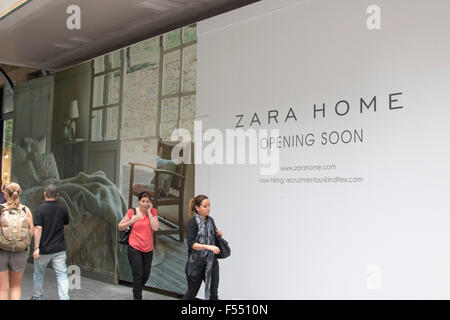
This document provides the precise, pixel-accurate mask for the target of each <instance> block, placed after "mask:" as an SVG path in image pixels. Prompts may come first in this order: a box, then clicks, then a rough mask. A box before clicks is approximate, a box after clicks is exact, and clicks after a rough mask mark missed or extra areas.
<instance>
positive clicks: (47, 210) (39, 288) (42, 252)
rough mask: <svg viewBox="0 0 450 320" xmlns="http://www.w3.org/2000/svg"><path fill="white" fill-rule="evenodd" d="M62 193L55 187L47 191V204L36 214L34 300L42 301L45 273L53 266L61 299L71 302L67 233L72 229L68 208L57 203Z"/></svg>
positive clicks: (49, 186) (45, 196)
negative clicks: (49, 265)
mask: <svg viewBox="0 0 450 320" xmlns="http://www.w3.org/2000/svg"><path fill="white" fill-rule="evenodd" d="M57 195H58V191H57V189H56V186H55V185H53V184H50V185H48V186H47V187H46V188H45V191H44V199H45V202H44V203H43V204H41V205H39V206H38V207H37V208H36V209H35V210H34V224H35V231H34V252H33V258H34V276H33V296H32V298H31V299H33V300H41V299H42V296H43V285H44V277H45V269H46V268H47V265H48V264H49V263H50V262H51V263H52V266H53V269H54V270H55V273H56V279H57V281H58V297H59V299H60V300H68V299H69V279H68V276H67V265H66V259H67V257H66V246H65V243H64V230H65V229H66V228H67V227H68V225H69V212H68V211H67V208H66V207H64V206H63V205H61V204H59V203H58V202H57V201H56V197H57Z"/></svg>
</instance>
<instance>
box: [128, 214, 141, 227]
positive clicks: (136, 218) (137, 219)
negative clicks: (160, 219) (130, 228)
mask: <svg viewBox="0 0 450 320" xmlns="http://www.w3.org/2000/svg"><path fill="white" fill-rule="evenodd" d="M142 218H143V217H142V216H141V215H140V214H139V213H136V214H135V215H134V216H133V217H132V218H131V222H132V223H131V225H133V224H135V223H136V222H138V221H139V220H141V219H142Z"/></svg>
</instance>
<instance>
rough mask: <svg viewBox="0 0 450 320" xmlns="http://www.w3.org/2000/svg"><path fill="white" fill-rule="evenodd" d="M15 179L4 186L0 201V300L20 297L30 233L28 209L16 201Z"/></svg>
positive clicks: (32, 230) (18, 189) (18, 192)
mask: <svg viewBox="0 0 450 320" xmlns="http://www.w3.org/2000/svg"><path fill="white" fill-rule="evenodd" d="M20 192H21V188H20V186H19V185H18V184H17V183H14V182H12V183H7V184H5V186H4V195H5V200H6V203H5V204H2V205H0V208H1V216H0V300H8V299H11V300H20V298H21V295H22V288H21V284H22V278H23V273H24V271H25V267H26V265H27V260H28V250H27V249H28V246H29V245H30V242H31V237H32V236H33V233H34V224H33V216H32V214H31V211H30V209H28V208H27V207H26V206H24V205H22V204H21V203H20V199H19V196H20Z"/></svg>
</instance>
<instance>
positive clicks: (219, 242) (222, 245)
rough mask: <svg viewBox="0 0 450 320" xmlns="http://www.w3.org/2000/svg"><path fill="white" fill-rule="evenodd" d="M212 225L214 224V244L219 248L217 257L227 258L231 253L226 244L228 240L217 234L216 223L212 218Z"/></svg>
mask: <svg viewBox="0 0 450 320" xmlns="http://www.w3.org/2000/svg"><path fill="white" fill-rule="evenodd" d="M213 225H214V237H215V245H216V247H218V248H219V249H220V252H219V254H218V255H217V259H225V258H228V257H229V256H230V255H231V249H230V246H229V244H228V241H227V240H225V239H224V238H222V237H219V236H218V235H217V227H216V224H215V223H214V220H213Z"/></svg>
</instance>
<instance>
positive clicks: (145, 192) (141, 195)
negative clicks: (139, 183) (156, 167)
mask: <svg viewBox="0 0 450 320" xmlns="http://www.w3.org/2000/svg"><path fill="white" fill-rule="evenodd" d="M142 198H148V200H150V201H152V196H151V195H150V193H149V192H148V191H142V192H141V193H139V197H138V199H139V201H141V200H142Z"/></svg>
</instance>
